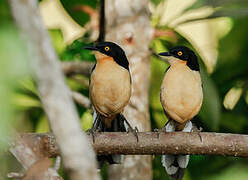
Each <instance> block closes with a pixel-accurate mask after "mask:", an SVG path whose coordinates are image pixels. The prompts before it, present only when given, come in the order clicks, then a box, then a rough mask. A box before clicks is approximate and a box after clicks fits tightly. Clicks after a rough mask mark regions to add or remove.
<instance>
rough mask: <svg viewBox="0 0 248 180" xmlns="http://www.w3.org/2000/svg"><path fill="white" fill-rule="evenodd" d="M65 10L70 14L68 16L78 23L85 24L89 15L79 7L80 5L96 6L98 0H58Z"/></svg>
mask: <svg viewBox="0 0 248 180" xmlns="http://www.w3.org/2000/svg"><path fill="white" fill-rule="evenodd" d="M60 2H61V3H62V5H63V6H64V8H65V10H66V11H67V12H68V13H69V14H70V16H71V17H72V18H73V19H74V20H75V21H76V22H77V23H78V24H80V25H82V26H83V25H85V24H86V22H88V21H89V19H90V17H89V15H88V14H86V13H85V12H84V11H82V9H80V7H81V6H82V5H87V6H90V7H92V8H93V9H95V8H96V6H97V3H98V0H84V1H83V2H82V0H60Z"/></svg>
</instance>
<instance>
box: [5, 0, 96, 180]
mask: <svg viewBox="0 0 248 180" xmlns="http://www.w3.org/2000/svg"><path fill="white" fill-rule="evenodd" d="M9 2H10V5H11V10H12V14H13V17H14V19H15V21H16V24H17V26H18V27H19V28H20V29H21V31H22V33H23V36H24V37H25V39H26V40H27V42H28V48H29V49H28V50H29V52H30V55H31V57H30V59H32V68H33V69H32V70H33V73H34V76H35V80H36V82H37V86H38V90H39V94H40V99H41V101H42V104H43V107H44V110H45V112H46V115H47V117H48V119H49V122H50V125H51V129H52V131H53V133H54V135H55V137H56V140H57V143H58V145H59V148H60V150H61V155H62V158H63V162H64V165H65V169H66V170H67V171H68V174H69V177H70V179H73V180H82V179H89V180H98V179H99V175H98V174H97V171H96V162H95V156H94V152H93V149H92V147H91V146H90V143H89V142H88V139H87V137H86V135H85V134H84V133H82V132H81V129H80V124H79V117H78V115H77V112H76V109H75V107H74V104H73V102H72V98H71V94H70V91H69V89H68V87H67V86H66V84H65V81H64V76H63V73H62V71H61V67H60V63H59V61H58V57H57V55H56V53H55V51H54V48H53V47H52V43H51V40H50V39H49V35H48V32H47V31H46V30H45V27H44V25H43V24H42V20H41V18H40V15H39V10H38V1H35V0H25V1H23V0H9ZM68 120H70V121H68ZM37 163H41V164H46V163H47V161H41V162H37ZM34 170H35V169H34Z"/></svg>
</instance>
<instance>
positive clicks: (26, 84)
mask: <svg viewBox="0 0 248 180" xmlns="http://www.w3.org/2000/svg"><path fill="white" fill-rule="evenodd" d="M19 84H20V86H21V88H24V89H25V90H28V91H30V92H32V93H33V94H35V95H37V96H38V90H37V88H36V86H35V84H34V81H33V80H32V78H31V77H30V76H27V77H25V78H23V79H21V80H20V81H19Z"/></svg>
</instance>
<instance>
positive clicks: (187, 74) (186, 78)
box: [160, 63, 203, 123]
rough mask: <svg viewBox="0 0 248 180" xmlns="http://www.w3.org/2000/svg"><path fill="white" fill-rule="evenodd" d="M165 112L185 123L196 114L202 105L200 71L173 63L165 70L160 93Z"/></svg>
mask: <svg viewBox="0 0 248 180" xmlns="http://www.w3.org/2000/svg"><path fill="white" fill-rule="evenodd" d="M160 98H161V102H162V105H163V108H164V110H165V111H166V113H167V114H168V115H169V116H170V117H171V118H172V119H173V120H175V121H177V122H179V123H185V122H187V121H189V120H191V119H192V118H193V117H194V116H195V115H196V114H198V112H199V110H200V108H201V105H202V99H203V95H202V85H201V78H200V73H199V72H198V71H192V70H191V69H190V68H188V67H187V66H186V65H184V64H180V63H178V64H173V65H171V67H170V69H169V70H168V71H167V72H166V74H165V77H164V80H163V83H162V86H161V94H160Z"/></svg>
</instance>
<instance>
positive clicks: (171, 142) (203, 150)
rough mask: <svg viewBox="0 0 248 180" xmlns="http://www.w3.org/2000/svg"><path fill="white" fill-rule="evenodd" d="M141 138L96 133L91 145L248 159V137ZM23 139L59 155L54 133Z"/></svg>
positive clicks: (113, 150) (106, 150) (102, 150)
mask: <svg viewBox="0 0 248 180" xmlns="http://www.w3.org/2000/svg"><path fill="white" fill-rule="evenodd" d="M138 136H139V142H138V143H137V141H136V138H135V137H134V136H133V134H132V133H129V134H127V133H106V132H105V133H97V134H96V135H95V143H94V144H92V145H93V147H94V149H95V151H96V152H97V154H126V155H127V154H133V155H134V154H139V155H146V154H201V155H223V156H236V157H238V156H239V157H248V135H241V134H224V133H206V132H203V133H199V132H193V133H185V132H172V133H164V132H160V133H159V132H139V133H138ZM21 137H22V138H29V139H30V140H29V141H30V142H32V144H33V146H34V147H36V148H38V149H40V152H43V153H44V154H43V155H44V156H47V157H55V156H57V155H58V154H59V149H58V147H57V145H56V141H55V138H54V136H53V135H52V134H49V133H47V134H35V133H33V134H32V133H27V134H22V135H21ZM88 138H91V136H88ZM91 142H92V141H91Z"/></svg>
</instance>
